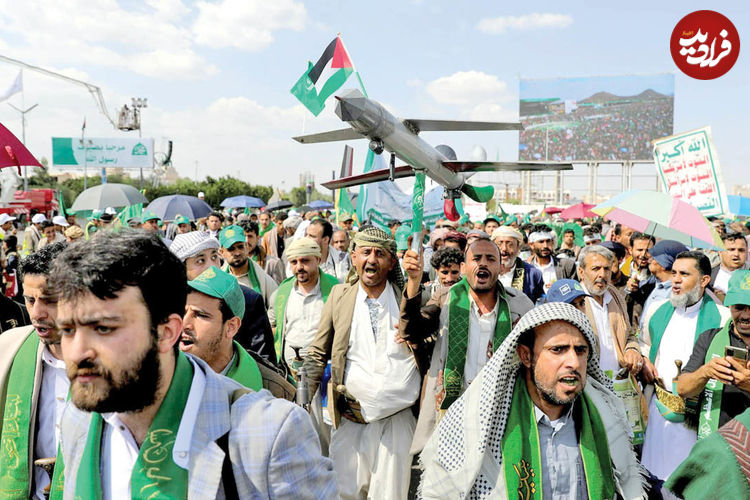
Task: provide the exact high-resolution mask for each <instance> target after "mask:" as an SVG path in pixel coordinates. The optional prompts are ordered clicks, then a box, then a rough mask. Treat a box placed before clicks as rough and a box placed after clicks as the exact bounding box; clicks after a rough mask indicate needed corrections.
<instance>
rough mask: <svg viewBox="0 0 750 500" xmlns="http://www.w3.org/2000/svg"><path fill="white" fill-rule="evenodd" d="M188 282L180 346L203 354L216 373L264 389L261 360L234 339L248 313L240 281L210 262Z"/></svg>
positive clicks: (194, 352)
mask: <svg viewBox="0 0 750 500" xmlns="http://www.w3.org/2000/svg"><path fill="white" fill-rule="evenodd" d="M209 238H210V237H209ZM211 239H213V238H211ZM188 286H189V287H190V290H189V291H188V296H187V303H186V304H185V316H184V317H183V318H182V337H181V338H180V350H181V351H182V352H187V353H190V354H192V355H193V356H197V357H199V358H201V359H202V360H203V361H205V362H206V363H207V364H208V366H210V367H211V368H213V370H214V371H215V372H216V373H221V374H222V375H225V376H227V377H229V378H231V379H232V380H235V381H237V382H239V383H240V384H242V385H244V386H245V387H247V388H249V389H252V390H254V391H259V390H261V389H262V388H263V380H262V377H261V374H260V370H259V369H258V364H257V363H256V362H255V360H254V359H253V358H252V356H250V355H249V354H248V353H247V351H245V349H244V348H243V347H242V346H241V345H240V344H238V343H237V342H236V341H235V340H234V336H235V335H236V334H237V332H238V331H239V329H240V323H242V319H241V318H242V316H243V315H244V314H245V297H244V296H243V294H242V290H240V284H239V283H237V280H236V279H234V278H233V277H232V276H230V275H229V274H227V273H225V272H224V271H222V270H221V269H219V268H218V267H216V266H211V267H209V268H208V269H206V270H205V271H203V272H202V273H201V274H200V275H199V276H198V277H197V278H195V279H193V280H189V281H188Z"/></svg>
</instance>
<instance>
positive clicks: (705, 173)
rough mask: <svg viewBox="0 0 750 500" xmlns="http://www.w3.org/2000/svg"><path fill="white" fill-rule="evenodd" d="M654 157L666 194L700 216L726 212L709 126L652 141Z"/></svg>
mask: <svg viewBox="0 0 750 500" xmlns="http://www.w3.org/2000/svg"><path fill="white" fill-rule="evenodd" d="M654 160H655V161H656V168H657V171H658V173H659V176H660V177H661V180H662V185H663V186H664V190H665V191H666V192H667V193H669V194H670V195H672V196H674V197H675V198H679V199H681V200H683V201H686V202H688V203H690V204H691V205H693V206H695V207H697V208H698V209H699V210H700V211H701V212H702V213H703V214H704V215H718V214H722V213H725V212H727V210H728V202H727V196H726V191H725V189H724V181H723V179H722V176H721V167H720V166H719V159H718V157H717V156H716V148H715V146H714V144H713V140H712V139H711V127H704V128H701V129H698V130H693V131H691V132H685V133H683V134H677V135H672V136H669V137H664V138H663V139H658V140H656V141H654Z"/></svg>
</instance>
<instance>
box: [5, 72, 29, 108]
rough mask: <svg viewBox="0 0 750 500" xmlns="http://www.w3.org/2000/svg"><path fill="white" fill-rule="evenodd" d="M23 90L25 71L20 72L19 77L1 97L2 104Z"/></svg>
mask: <svg viewBox="0 0 750 500" xmlns="http://www.w3.org/2000/svg"><path fill="white" fill-rule="evenodd" d="M22 90H23V70H18V76H17V77H16V79H15V80H13V83H12V84H11V85H10V87H8V90H6V91H5V92H3V93H2V94H1V95H0V102H3V101H4V100H6V99H8V98H9V97H10V96H12V95H13V94H17V93H19V92H21V91H22Z"/></svg>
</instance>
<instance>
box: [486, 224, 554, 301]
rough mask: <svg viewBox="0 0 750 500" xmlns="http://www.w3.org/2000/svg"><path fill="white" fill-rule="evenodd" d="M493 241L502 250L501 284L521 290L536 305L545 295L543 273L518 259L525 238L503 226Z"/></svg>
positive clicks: (496, 232) (496, 231)
mask: <svg viewBox="0 0 750 500" xmlns="http://www.w3.org/2000/svg"><path fill="white" fill-rule="evenodd" d="M492 241H493V242H494V243H495V244H496V245H497V248H498V249H499V250H500V276H499V279H500V282H501V283H502V284H503V286H504V287H505V288H506V289H507V288H515V289H516V290H521V291H523V293H525V294H526V296H527V297H528V298H529V299H531V301H532V302H533V303H535V304H536V302H537V300H539V299H540V298H541V297H542V295H544V278H543V277H542V272H541V271H540V270H539V269H537V268H536V267H534V266H533V265H531V264H529V263H528V262H523V261H522V260H521V259H520V258H518V252H519V249H520V247H521V243H523V236H522V235H521V233H520V232H519V231H518V230H517V229H513V228H512V227H509V226H501V227H499V228H497V229H495V230H494V231H493V232H492Z"/></svg>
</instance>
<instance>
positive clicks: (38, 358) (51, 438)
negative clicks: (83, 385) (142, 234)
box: [0, 243, 69, 500]
mask: <svg viewBox="0 0 750 500" xmlns="http://www.w3.org/2000/svg"><path fill="white" fill-rule="evenodd" d="M64 248H65V244H64V243H54V244H52V245H47V246H45V247H43V248H42V249H40V250H39V251H37V252H35V253H33V254H31V255H29V256H28V257H26V258H24V259H23V260H22V261H21V264H20V267H19V271H20V273H21V276H22V279H23V284H24V290H23V296H24V301H25V302H26V308H27V310H28V312H29V316H30V317H31V324H32V326H24V327H20V328H13V329H11V330H8V331H6V332H4V333H3V334H2V335H0V395H2V397H0V492H14V494H13V495H11V497H12V498H34V499H38V500H43V499H44V498H45V496H44V490H45V488H47V487H48V486H49V484H50V480H49V476H48V475H47V473H46V472H45V471H44V469H42V468H41V467H38V466H35V465H34V461H35V460H37V459H40V458H49V457H54V456H55V455H56V454H57V445H58V443H59V441H60V429H59V423H60V418H61V416H62V411H63V408H64V406H65V397H66V395H67V394H68V385H69V384H68V379H67V377H66V376H65V364H64V362H63V361H62V350H61V348H60V333H59V331H58V329H57V327H56V325H55V318H56V317H57V296H56V295H55V293H54V291H53V290H51V285H52V283H51V282H50V281H51V280H50V276H51V273H50V268H51V267H52V262H53V261H54V259H55V258H56V257H57V256H58V255H59V254H60V252H62V251H63V249H64Z"/></svg>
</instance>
